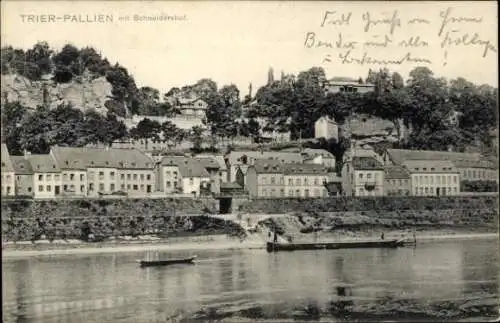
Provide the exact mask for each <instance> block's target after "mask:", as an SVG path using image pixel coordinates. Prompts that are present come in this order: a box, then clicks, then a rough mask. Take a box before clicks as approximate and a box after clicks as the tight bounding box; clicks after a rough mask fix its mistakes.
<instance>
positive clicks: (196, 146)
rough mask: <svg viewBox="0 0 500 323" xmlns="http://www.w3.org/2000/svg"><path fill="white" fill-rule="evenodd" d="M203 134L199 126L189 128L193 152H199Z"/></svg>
mask: <svg viewBox="0 0 500 323" xmlns="http://www.w3.org/2000/svg"><path fill="white" fill-rule="evenodd" d="M204 132H205V130H204V129H203V128H202V127H200V126H194V127H193V128H191V132H190V139H191V142H192V143H193V151H201V149H202V144H203V134H204Z"/></svg>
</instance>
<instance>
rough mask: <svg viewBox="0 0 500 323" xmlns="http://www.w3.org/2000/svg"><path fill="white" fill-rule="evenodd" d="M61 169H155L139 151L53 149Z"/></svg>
mask: <svg viewBox="0 0 500 323" xmlns="http://www.w3.org/2000/svg"><path fill="white" fill-rule="evenodd" d="M52 153H53V155H54V157H55V158H56V160H57V161H58V163H59V166H60V167H61V169H78V170H84V169H86V168H87V167H103V168H121V169H153V168H154V162H153V160H152V159H151V158H150V157H149V156H148V155H146V154H145V153H143V152H141V151H140V150H137V149H117V148H88V147H81V148H80V147H57V146H56V147H53V148H52Z"/></svg>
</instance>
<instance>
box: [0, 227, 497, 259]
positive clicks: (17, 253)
mask: <svg viewBox="0 0 500 323" xmlns="http://www.w3.org/2000/svg"><path fill="white" fill-rule="evenodd" d="M401 237H407V238H411V237H410V236H409V235H408V234H406V233H405V232H390V233H387V234H386V236H385V238H386V239H394V238H401ZM367 238H377V237H376V236H367V235H364V236H357V237H355V236H351V235H339V234H337V235H336V236H333V235H330V236H327V235H321V236H319V238H318V240H317V241H318V242H319V241H354V240H360V239H367ZM471 239H498V234H497V233H493V232H482V233H467V232H453V231H449V230H448V231H428V232H425V233H420V234H419V235H417V243H425V242H430V241H446V240H471ZM309 241H310V242H313V241H314V240H312V239H310V240H309ZM242 249H265V241H264V240H261V241H259V240H258V239H244V240H239V239H234V238H228V237H225V236H214V237H198V238H197V239H193V238H189V239H174V240H165V239H153V240H151V239H144V238H143V239H140V238H138V239H136V240H132V241H131V240H128V241H127V240H120V241H118V240H117V241H115V242H104V243H82V242H79V241H75V240H73V241H67V242H62V241H53V242H52V243H50V242H49V241H47V240H44V241H36V242H34V243H32V242H17V243H15V244H14V243H7V244H5V245H4V249H3V251H2V258H3V259H9V258H19V257H36V256H55V255H82V254H99V253H121V252H129V253H130V252H146V251H148V250H154V251H163V252H165V251H172V252H174V251H191V252H193V251H204V250H242Z"/></svg>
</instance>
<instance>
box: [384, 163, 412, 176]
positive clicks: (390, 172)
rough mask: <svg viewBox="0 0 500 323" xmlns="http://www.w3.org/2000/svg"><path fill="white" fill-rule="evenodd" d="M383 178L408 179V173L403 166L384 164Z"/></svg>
mask: <svg viewBox="0 0 500 323" xmlns="http://www.w3.org/2000/svg"><path fill="white" fill-rule="evenodd" d="M384 177H385V179H409V178H410V173H409V172H408V170H407V169H406V168H405V167H403V166H399V165H397V166H386V167H385V176H384Z"/></svg>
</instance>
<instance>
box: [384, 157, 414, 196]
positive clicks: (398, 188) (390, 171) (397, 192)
mask: <svg viewBox="0 0 500 323" xmlns="http://www.w3.org/2000/svg"><path fill="white" fill-rule="evenodd" d="M384 184H385V186H384V192H385V195H388V196H408V195H410V194H411V176H410V172H409V171H408V169H407V168H406V167H404V166H399V165H395V166H385V167H384Z"/></svg>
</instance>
